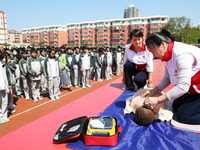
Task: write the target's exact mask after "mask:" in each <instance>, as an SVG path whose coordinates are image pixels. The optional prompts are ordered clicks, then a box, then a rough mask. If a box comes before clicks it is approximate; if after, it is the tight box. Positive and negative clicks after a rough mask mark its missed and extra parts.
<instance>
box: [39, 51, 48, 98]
mask: <svg viewBox="0 0 200 150" xmlns="http://www.w3.org/2000/svg"><path fill="white" fill-rule="evenodd" d="M46 57H47V56H46V50H45V49H43V48H42V49H40V56H39V60H40V64H41V66H42V73H41V92H42V93H43V94H46V93H47V79H46V78H45V74H44V73H45V71H44V60H45V59H46Z"/></svg>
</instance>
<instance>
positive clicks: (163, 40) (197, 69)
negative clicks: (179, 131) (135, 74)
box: [143, 30, 200, 124]
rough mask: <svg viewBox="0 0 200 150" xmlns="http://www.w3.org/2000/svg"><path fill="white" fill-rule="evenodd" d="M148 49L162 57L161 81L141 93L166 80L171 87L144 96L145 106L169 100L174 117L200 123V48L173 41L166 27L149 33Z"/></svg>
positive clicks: (156, 88) (161, 84) (160, 87)
mask: <svg viewBox="0 0 200 150" xmlns="http://www.w3.org/2000/svg"><path fill="white" fill-rule="evenodd" d="M146 45H147V47H148V50H149V51H150V52H151V53H152V54H153V55H154V57H156V58H158V59H160V60H162V61H164V63H165V75H164V78H163V79H162V81H161V82H160V83H159V84H158V85H157V86H156V87H154V88H153V89H152V90H150V91H147V92H146V93H144V94H143V96H153V95H154V93H156V92H157V91H162V90H163V89H165V88H166V87H167V86H168V85H169V84H170V83H171V84H173V85H174V87H173V88H172V89H171V90H169V91H168V92H167V93H165V94H163V95H162V96H159V97H154V98H153V97H151V98H150V97H147V98H146V100H145V101H144V105H145V106H146V107H150V108H151V107H154V106H156V105H157V104H160V103H163V102H165V101H171V100H174V101H173V104H172V106H173V111H174V118H175V119H176V120H177V121H179V122H181V123H186V124H200V109H199V108H200V48H198V47H195V46H192V45H188V44H184V43H181V42H176V41H174V39H173V38H172V36H171V34H170V33H169V32H168V31H167V30H162V31H161V32H157V33H152V34H150V35H149V36H148V37H147V39H146Z"/></svg>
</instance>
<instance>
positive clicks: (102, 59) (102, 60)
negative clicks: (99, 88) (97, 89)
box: [100, 47, 106, 79]
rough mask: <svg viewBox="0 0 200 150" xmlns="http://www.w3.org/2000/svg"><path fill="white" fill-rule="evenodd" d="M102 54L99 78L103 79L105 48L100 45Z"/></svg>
mask: <svg viewBox="0 0 200 150" xmlns="http://www.w3.org/2000/svg"><path fill="white" fill-rule="evenodd" d="M101 49H102V54H101V55H100V59H101V63H102V67H101V79H105V68H106V59H105V58H106V57H105V50H104V48H103V47H102V48H101Z"/></svg>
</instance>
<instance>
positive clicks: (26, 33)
mask: <svg viewBox="0 0 200 150" xmlns="http://www.w3.org/2000/svg"><path fill="white" fill-rule="evenodd" d="M22 38H23V43H35V44H36V46H62V45H66V44H67V43H66V42H67V31H66V27H65V26H61V25H51V26H44V27H35V28H26V29H22ZM39 43H40V44H41V43H42V45H39Z"/></svg>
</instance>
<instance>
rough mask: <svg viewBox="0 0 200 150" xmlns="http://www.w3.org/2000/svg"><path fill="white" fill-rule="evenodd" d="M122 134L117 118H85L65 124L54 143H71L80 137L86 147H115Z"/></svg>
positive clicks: (56, 135)
mask: <svg viewBox="0 0 200 150" xmlns="http://www.w3.org/2000/svg"><path fill="white" fill-rule="evenodd" d="M121 132H122V131H121V127H120V126H119V125H118V122H117V119H116V118H115V117H110V116H104V117H91V118H87V117H86V116H83V117H79V118H76V119H73V120H70V121H68V122H65V123H63V124H62V125H61V127H60V128H59V129H58V131H57V132H56V134H55V135H54V138H53V143H54V144H57V143H61V142H64V141H67V142H70V140H72V139H77V138H79V137H80V138H82V139H83V141H84V143H85V145H101V146H115V145H117V141H118V135H119V133H121Z"/></svg>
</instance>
